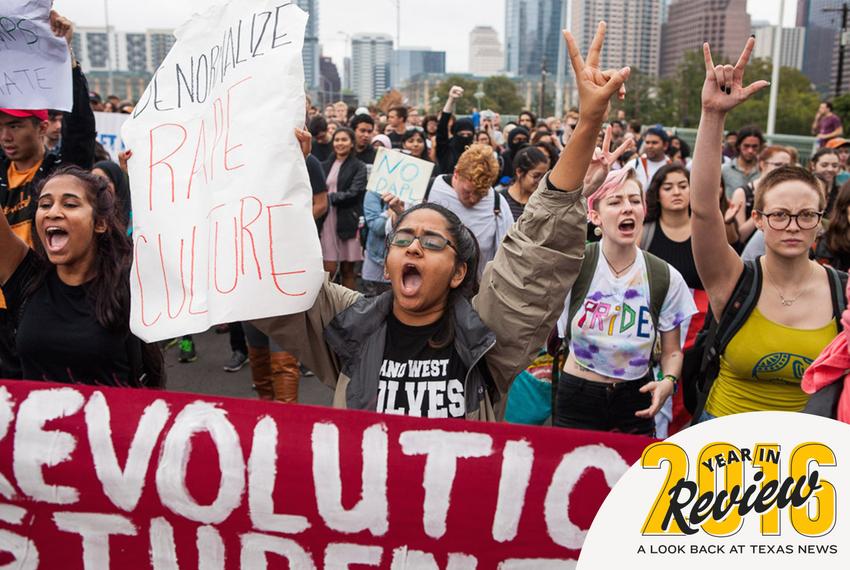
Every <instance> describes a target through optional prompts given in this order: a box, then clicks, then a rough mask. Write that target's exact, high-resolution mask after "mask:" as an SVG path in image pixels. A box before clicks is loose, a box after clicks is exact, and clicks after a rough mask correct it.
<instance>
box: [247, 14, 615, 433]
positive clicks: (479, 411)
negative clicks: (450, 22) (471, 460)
mask: <svg viewBox="0 0 850 570" xmlns="http://www.w3.org/2000/svg"><path fill="white" fill-rule="evenodd" d="M599 33H600V34H602V33H604V25H602V24H600V32H599ZM567 38H568V41H569V42H570V44H571V46H570V52H571V53H573V56H572V58H571V59H572V61H573V65H574V68H575V71H576V78H577V84H578V90H579V98H580V101H581V113H582V115H581V119H580V121H579V124H578V126H577V128H576V131H575V133H574V135H573V140H572V141H571V143H570V145H569V146H568V147H567V148H566V150H565V151H564V153H563V155H562V157H561V160H560V161H559V163H558V166H557V167H556V168H555V169H554V170H553V171H552V172H551V173H550V174H549V176H548V177H547V178H546V179H544V181H542V182H541V185H540V189H539V190H538V191H537V192H535V193H534V195H533V196H532V198H531V200H530V201H529V203H528V205H527V206H526V212H525V214H524V215H523V218H522V220H521V222H520V223H519V224H516V225H514V226H513V227H512V228H511V230H510V232H509V234H508V236H507V237H506V238H505V243H504V244H503V245H502V247H501V248H500V249H499V252H498V254H497V257H496V260H495V261H494V262H493V263H492V264H490V265H489V267H488V268H487V270H486V272H485V279H484V282H483V283H484V286H483V287H482V289H481V291H479V292H478V294H477V295H475V289H476V286H477V282H476V281H477V280H476V277H477V275H478V271H477V267H476V266H477V263H478V257H477V255H476V253H477V248H476V244H475V240H474V239H473V236H472V234H471V233H470V232H469V231H468V230H466V229H465V228H464V227H463V224H462V223H461V221H460V220H459V219H458V218H457V217H456V216H455V215H454V214H452V213H451V212H450V211H448V210H446V209H445V208H442V207H441V206H439V205H436V204H433V203H424V204H421V205H419V206H416V207H414V208H411V209H409V210H407V211H406V212H405V213H404V214H403V215H402V216H401V217H400V219H399V221H398V223H397V224H396V227H395V228H394V230H393V233H392V235H391V237H390V240H389V243H390V248H389V252H388V254H387V258H386V271H387V274H388V275H389V278H390V281H391V283H392V291H391V292H387V293H385V294H383V295H381V296H379V297H377V298H374V299H364V298H361V297H359V295H358V294H356V293H354V292H348V291H345V290H343V289H340V288H339V287H336V286H334V285H332V284H329V283H326V285H325V286H324V287H323V289H322V291H321V292H320V294H319V298H318V299H317V301H316V304H315V305H314V306H313V308H312V309H310V310H309V311H308V312H307V313H306V314H303V315H293V316H288V317H277V318H273V319H267V320H265V321H261V327H263V328H265V329H266V330H268V331H269V332H270V333H271V335H272V336H273V337H274V338H275V339H276V340H278V342H280V343H281V344H284V345H287V346H289V342H290V341H291V342H292V343H297V345H298V347H299V348H298V350H297V351H296V352H297V354H299V355H300V356H301V357H302V360H304V361H305V363H306V364H307V365H308V366H309V367H310V368H311V369H312V370H314V371H316V372H317V374H318V375H319V376H320V377H322V378H325V379H327V380H328V381H331V382H333V379H336V378H337V377H338V380H337V381H336V396H335V400H334V403H335V405H337V406H341V407H348V408H356V409H367V410H377V411H379V412H388V413H396V414H408V415H420V416H427V417H447V416H448V417H468V418H477V419H487V420H493V419H497V413H496V409H495V408H494V407H493V406H494V403H496V405H500V404H499V403H497V402H496V400H499V399H500V398H501V397H503V396H504V394H505V393H506V392H507V389H508V387H509V385H510V382H511V380H512V379H513V378H514V377H515V376H516V374H517V373H518V372H519V371H520V370H523V369H524V368H525V367H526V366H527V365H528V363H529V362H530V359H531V353H532V352H535V353H536V350H537V349H536V347H539V346H541V345H542V344H543V341H544V337H545V335H546V331H547V328H548V327H551V326H552V325H553V324H554V321H555V319H556V317H557V313H558V311H560V305H561V302H562V300H563V297H564V295H565V294H566V290H567V288H568V287H569V285H570V284H571V283H572V281H573V279H574V278H575V276H576V273H577V271H578V267H579V264H580V259H581V250H582V247H583V245H582V236H583V234H584V220H583V218H584V207H583V205H582V202H581V200H580V191H579V190H578V188H580V187H581V184H582V180H583V178H584V175H585V171H586V170H587V166H588V164H589V162H590V159H591V154H592V149H593V140H594V137H595V136H596V131H597V130H598V129H599V126H600V124H601V122H602V119H603V117H604V115H605V111H606V108H607V106H608V104H609V99H610V98H611V97H612V96H613V95H614V94H615V93H617V92H618V91H620V89H621V88H622V85H623V82H624V80H625V79H626V78H627V77H628V71H629V70H628V68H624V69H623V70H622V72H617V71H614V72H611V75H610V78H609V79H607V80H606V79H605V77H604V76H603V74H602V73H601V72H599V70H598V69H597V66H598V61H599V50H600V49H601V43H602V42H601V41H596V42H594V44H593V45H594V46H595V47H593V48H592V50H593V51H591V53H590V54H588V58H587V64H586V65H587V67H586V68H585V64H584V62H583V61H582V59H581V57H580V56H579V55H578V48H577V46H576V45H575V41H574V40H573V38H572V36H570V35H569V34H567ZM594 71H595V73H594ZM473 152H475V151H473ZM482 156H486V157H487V158H488V159H489V158H490V157H489V155H484V154H483V153H482ZM559 189H576V190H572V191H567V192H564V191H563V190H559ZM544 212H545V213H544ZM553 267H557V268H558V271H551V268H553ZM474 295H475V296H474ZM473 296H474V298H473ZM470 300H471V301H472V303H470ZM473 306H474V307H475V308H473ZM518 339H519V342H517V340H518ZM529 347H532V348H530V349H529ZM425 360H427V361H429V362H436V364H437V368H433V367H432V373H431V374H430V376H431V377H430V378H428V382H427V384H428V390H427V391H426V390H425V389H424V388H425V383H424V382H423V381H422V380H421V379H420V376H421V374H420V373H418V372H417V371H418V370H420V362H422V361H425ZM401 363H404V364H405V365H406V366H404V367H402V366H401ZM414 367H415V368H414ZM461 379H462V380H461ZM408 385H410V386H411V387H410V388H408ZM408 394H411V396H412V397H410V398H408V396H407V395H408ZM432 394H433V395H432Z"/></svg>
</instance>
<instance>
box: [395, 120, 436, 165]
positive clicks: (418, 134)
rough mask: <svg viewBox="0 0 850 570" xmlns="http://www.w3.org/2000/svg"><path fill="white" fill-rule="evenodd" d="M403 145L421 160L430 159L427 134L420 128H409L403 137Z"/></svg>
mask: <svg viewBox="0 0 850 570" xmlns="http://www.w3.org/2000/svg"><path fill="white" fill-rule="evenodd" d="M401 146H402V148H403V149H404V152H406V153H408V154H410V156H415V157H416V158H419V159H421V160H429V161H430V158H429V157H428V149H427V147H426V144H425V135H424V133H423V132H422V129H420V128H418V127H417V128H413V129H407V131H405V133H404V135H403V136H402V137H401Z"/></svg>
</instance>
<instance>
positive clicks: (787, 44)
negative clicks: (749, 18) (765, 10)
mask: <svg viewBox="0 0 850 570" xmlns="http://www.w3.org/2000/svg"><path fill="white" fill-rule="evenodd" d="M753 34H755V36H756V45H755V48H753V56H755V57H763V58H765V59H770V60H772V59H773V38H774V36H775V34H776V26H760V27H758V28H756V27H755V26H753ZM805 42H806V28H782V43H781V45H780V46H779V65H780V66H781V67H793V68H794V69H798V70H802V69H803V52H804V50H803V48H804V47H805Z"/></svg>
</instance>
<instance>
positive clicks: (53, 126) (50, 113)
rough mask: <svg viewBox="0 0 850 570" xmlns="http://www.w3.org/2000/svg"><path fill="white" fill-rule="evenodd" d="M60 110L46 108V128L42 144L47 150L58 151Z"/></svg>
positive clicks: (60, 136)
mask: <svg viewBox="0 0 850 570" xmlns="http://www.w3.org/2000/svg"><path fill="white" fill-rule="evenodd" d="M62 115H64V113H63V112H62V111H56V110H54V109H48V110H47V129H46V130H45V131H44V146H46V147H47V151H48V152H50V151H59V145H60V143H61V142H62Z"/></svg>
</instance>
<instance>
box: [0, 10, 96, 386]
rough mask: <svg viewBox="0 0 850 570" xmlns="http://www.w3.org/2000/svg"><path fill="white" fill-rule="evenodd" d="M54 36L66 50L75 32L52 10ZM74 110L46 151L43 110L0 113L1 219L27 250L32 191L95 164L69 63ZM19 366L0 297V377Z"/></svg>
mask: <svg viewBox="0 0 850 570" xmlns="http://www.w3.org/2000/svg"><path fill="white" fill-rule="evenodd" d="M50 25H51V29H52V31H53V33H54V34H55V35H56V36H57V37H60V38H64V39H65V40H66V42H67V43H68V49H69V50H70V42H71V38H72V37H73V34H74V27H73V25H72V24H71V22H70V21H69V20H67V19H66V18H63V17H62V16H60V15H59V14H57V13H56V12H55V11H51V12H50ZM71 65H72V88H73V109H72V111H71V112H70V113H64V116H63V121H62V135H61V139H60V140H61V144H60V146H59V148H58V149H56V150H51V151H48V150H47V148H46V147H45V145H44V138H43V137H44V135H45V133H46V132H47V127H48V112H47V110H46V109H3V108H0V149H2V151H3V152H2V153H0V205H2V206H3V217H4V218H5V222H6V223H7V224H8V225H9V226H10V227H11V229H12V231H13V232H14V234H15V235H16V236H18V237H19V238H20V239H21V240H23V242H24V243H25V244H27V245H28V246H30V247H31V246H32V244H33V239H32V220H33V217H34V216H35V211H36V200H35V187H36V186H37V185H38V183H39V182H40V181H42V180H44V179H45V178H47V177H48V176H49V175H50V174H51V173H52V172H54V171H55V170H56V169H57V168H59V167H60V165H63V164H76V165H77V166H79V167H81V168H84V169H90V168H91V167H92V163H93V162H94V148H95V138H96V136H97V133H96V132H95V123H94V113H92V110H91V107H90V106H89V90H88V84H87V83H86V78H85V76H84V75H83V72H82V70H81V69H80V64H79V63H78V62H77V61H76V60H74V59H73V58H72V64H71ZM20 375H21V370H20V363H19V362H18V357H17V355H16V351H15V340H14V324H13V323H12V321H11V316H10V315H9V313H8V311H7V310H6V304H5V302H4V301H3V298H2V295H0V377H2V378H19V377H20Z"/></svg>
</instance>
